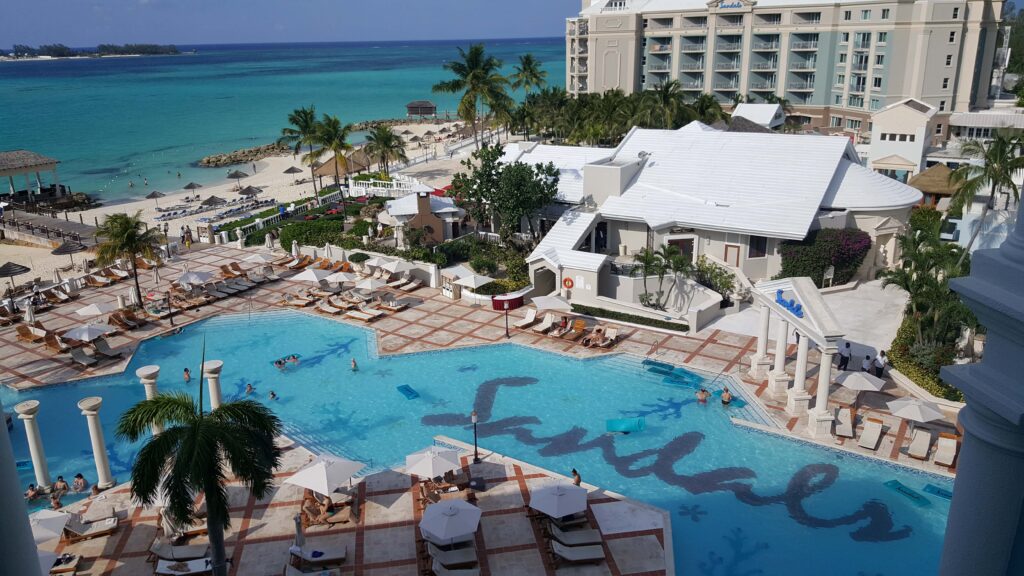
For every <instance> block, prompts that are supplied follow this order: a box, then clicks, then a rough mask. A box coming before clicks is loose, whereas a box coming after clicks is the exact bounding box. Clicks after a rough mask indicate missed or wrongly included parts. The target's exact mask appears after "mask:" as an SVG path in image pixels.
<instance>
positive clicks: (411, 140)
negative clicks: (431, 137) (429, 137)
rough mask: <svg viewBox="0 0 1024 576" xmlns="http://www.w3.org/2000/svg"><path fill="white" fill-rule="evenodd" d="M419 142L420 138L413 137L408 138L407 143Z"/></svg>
mask: <svg viewBox="0 0 1024 576" xmlns="http://www.w3.org/2000/svg"><path fill="white" fill-rule="evenodd" d="M420 140H422V138H420V137H419V136H413V137H412V138H409V142H419V141H420Z"/></svg>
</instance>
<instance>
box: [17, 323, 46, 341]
mask: <svg viewBox="0 0 1024 576" xmlns="http://www.w3.org/2000/svg"><path fill="white" fill-rule="evenodd" d="M14 329H15V330H17V332H18V340H21V341H22V342H31V343H32V344H38V343H40V342H42V341H43V340H44V339H46V334H36V333H34V332H33V331H32V329H31V327H29V326H26V325H24V324H18V325H17V326H15V327H14Z"/></svg>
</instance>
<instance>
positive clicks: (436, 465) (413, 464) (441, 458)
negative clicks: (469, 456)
mask: <svg viewBox="0 0 1024 576" xmlns="http://www.w3.org/2000/svg"><path fill="white" fill-rule="evenodd" d="M461 467H462V464H461V463H460V462H459V453H458V452H456V451H455V450H449V449H447V448H439V447H437V446H431V447H430V448H427V449H426V450H420V451H419V452H414V453H412V454H409V455H408V456H406V457H405V473H406V474H409V475H416V476H419V477H420V478H437V477H438V476H443V475H444V473H445V472H451V471H452V470H458V469H459V468H461Z"/></svg>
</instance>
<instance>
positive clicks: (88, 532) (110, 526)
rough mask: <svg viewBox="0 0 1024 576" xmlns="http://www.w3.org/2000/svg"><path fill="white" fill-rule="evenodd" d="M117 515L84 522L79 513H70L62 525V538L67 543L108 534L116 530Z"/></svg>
mask: <svg viewBox="0 0 1024 576" xmlns="http://www.w3.org/2000/svg"><path fill="white" fill-rule="evenodd" d="M117 525H118V520H117V516H108V517H106V518H103V519H101V520H96V521H94V522H86V521H85V520H83V519H82V516H81V515H79V514H71V517H70V518H68V523H67V524H65V525H64V535H63V540H64V542H66V543H68V544H74V543H75V542H81V541H82V540H88V539H90V538H98V537H100V536H109V535H111V534H113V533H114V532H116V531H117Z"/></svg>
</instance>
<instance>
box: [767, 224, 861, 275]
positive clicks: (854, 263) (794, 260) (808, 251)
mask: <svg viewBox="0 0 1024 576" xmlns="http://www.w3.org/2000/svg"><path fill="white" fill-rule="evenodd" d="M870 249H871V237H870V236H868V233H867V232H864V231H863V230H857V229H853V228H846V229H840V230H837V229H834V228H825V229H822V230H815V231H814V232H811V233H810V235H808V237H807V238H806V239H804V240H800V241H791V240H790V241H786V242H783V244H782V272H780V273H779V275H778V276H776V278H791V277H794V276H808V277H810V278H811V280H813V281H814V284H815V285H816V286H818V287H819V288H820V287H821V281H822V278H823V277H824V276H825V271H826V270H828V267H829V266H834V267H835V278H833V280H832V282H833V284H846V283H847V282H849V281H850V280H851V279H852V278H853V275H854V274H856V273H857V269H858V268H860V265H861V263H863V262H864V257H865V256H867V253H868V250H870Z"/></svg>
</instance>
